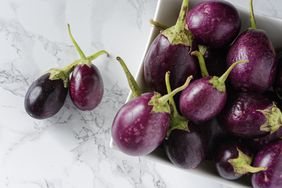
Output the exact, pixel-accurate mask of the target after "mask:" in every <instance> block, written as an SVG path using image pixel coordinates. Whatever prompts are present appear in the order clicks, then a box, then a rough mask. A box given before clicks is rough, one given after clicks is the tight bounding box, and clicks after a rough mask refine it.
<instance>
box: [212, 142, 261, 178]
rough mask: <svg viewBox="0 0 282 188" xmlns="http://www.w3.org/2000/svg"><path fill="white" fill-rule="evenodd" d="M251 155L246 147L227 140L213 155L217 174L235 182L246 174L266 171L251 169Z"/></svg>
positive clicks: (259, 168) (258, 168) (257, 168)
mask: <svg viewBox="0 0 282 188" xmlns="http://www.w3.org/2000/svg"><path fill="white" fill-rule="evenodd" d="M252 157H253V154H252V153H251V151H250V150H248V149H247V148H246V147H244V146H242V145H241V144H239V143H237V142H236V141H233V140H229V141H226V142H224V143H222V144H221V145H220V146H219V148H218V150H217V152H216V155H215V165H216V169H217V172H218V174H219V175H220V176H221V177H223V178H224V179H228V180H236V179H239V178H241V177H242V176H243V175H245V174H247V173H257V172H261V171H264V170H266V168H265V167H253V166H251V164H252Z"/></svg>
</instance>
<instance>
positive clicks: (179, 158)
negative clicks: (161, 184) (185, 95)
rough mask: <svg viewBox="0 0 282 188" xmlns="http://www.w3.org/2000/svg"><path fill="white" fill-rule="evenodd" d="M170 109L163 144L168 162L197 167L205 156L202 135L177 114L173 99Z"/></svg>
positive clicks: (184, 166)
mask: <svg viewBox="0 0 282 188" xmlns="http://www.w3.org/2000/svg"><path fill="white" fill-rule="evenodd" d="M165 81H166V87H167V92H168V93H170V92H171V86H170V81H169V74H166V78H165ZM169 104H170V105H171V107H172V114H171V122H170V127H169V130H168V134H167V139H166V140H165V142H164V148H165V152H166V155H167V156H168V158H169V160H170V161H171V162H172V163H173V164H174V165H176V166H178V167H181V168H185V169H191V168H196V167H198V166H199V165H200V164H201V162H202V161H203V160H204V159H205V157H206V154H207V150H208V148H207V140H206V137H204V135H203V134H201V132H200V131H199V129H197V126H195V125H193V124H192V123H191V122H189V121H188V120H187V119H186V118H184V117H183V116H181V115H180V114H179V113H178V110H177V108H176V105H175V102H174V99H173V98H171V99H170V100H169Z"/></svg>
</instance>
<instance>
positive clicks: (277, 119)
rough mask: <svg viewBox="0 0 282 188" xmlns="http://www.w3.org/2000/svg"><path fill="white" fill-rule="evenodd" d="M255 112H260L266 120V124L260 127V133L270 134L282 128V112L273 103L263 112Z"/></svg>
mask: <svg viewBox="0 0 282 188" xmlns="http://www.w3.org/2000/svg"><path fill="white" fill-rule="evenodd" d="M257 111H259V112H261V113H262V114H263V115H264V116H265V118H266V122H265V123H264V124H263V125H261V126H260V130H261V131H265V132H270V133H271V134H272V133H274V132H276V131H277V130H278V129H279V128H280V127H281V126H282V112H281V110H280V109H279V108H278V107H277V106H276V104H275V103H273V105H272V106H271V107H269V108H267V109H265V110H257Z"/></svg>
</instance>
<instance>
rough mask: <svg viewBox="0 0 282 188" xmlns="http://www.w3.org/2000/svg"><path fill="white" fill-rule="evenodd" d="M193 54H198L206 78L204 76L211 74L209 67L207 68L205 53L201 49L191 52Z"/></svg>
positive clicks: (202, 72)
mask: <svg viewBox="0 0 282 188" xmlns="http://www.w3.org/2000/svg"><path fill="white" fill-rule="evenodd" d="M191 55H193V56H196V57H197V58H198V61H199V65H200V69H201V74H202V77H203V78H204V77H207V76H209V73H208V69H207V66H206V62H205V58H204V56H203V54H202V53H201V52H199V51H194V52H192V53H191Z"/></svg>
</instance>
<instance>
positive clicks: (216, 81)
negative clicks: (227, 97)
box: [209, 60, 248, 93]
mask: <svg viewBox="0 0 282 188" xmlns="http://www.w3.org/2000/svg"><path fill="white" fill-rule="evenodd" d="M247 62H248V61H247V60H239V61H237V62H235V63H233V64H232V65H231V66H230V67H229V68H228V69H227V70H226V72H225V73H224V74H223V75H222V76H221V77H217V76H213V77H212V78H211V79H210V80H209V83H210V84H212V86H213V87H214V88H216V89H217V90H218V91H220V92H222V93H223V92H225V91H226V86H225V81H226V79H227V77H228V76H229V74H230V73H231V71H232V70H233V69H234V67H235V66H237V65H238V64H241V63H247Z"/></svg>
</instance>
